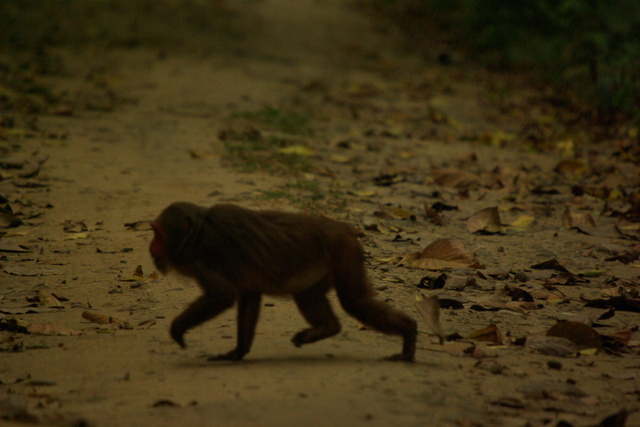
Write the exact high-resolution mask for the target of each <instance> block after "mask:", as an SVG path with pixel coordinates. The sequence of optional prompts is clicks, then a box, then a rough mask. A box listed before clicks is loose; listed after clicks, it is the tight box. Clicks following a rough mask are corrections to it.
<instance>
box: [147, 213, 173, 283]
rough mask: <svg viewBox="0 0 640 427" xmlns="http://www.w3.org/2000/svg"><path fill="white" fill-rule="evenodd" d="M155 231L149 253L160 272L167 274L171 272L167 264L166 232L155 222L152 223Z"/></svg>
mask: <svg viewBox="0 0 640 427" xmlns="http://www.w3.org/2000/svg"><path fill="white" fill-rule="evenodd" d="M151 228H152V229H153V240H151V244H150V245H149V253H150V254H151V257H152V258H153V263H154V264H155V266H156V268H157V269H158V270H160V272H161V273H162V274H166V273H167V272H168V271H169V263H168V262H167V254H166V251H167V242H166V240H165V235H164V230H163V229H162V226H161V225H160V223H159V222H157V221H154V222H152V223H151Z"/></svg>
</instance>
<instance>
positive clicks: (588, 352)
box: [578, 348, 598, 356]
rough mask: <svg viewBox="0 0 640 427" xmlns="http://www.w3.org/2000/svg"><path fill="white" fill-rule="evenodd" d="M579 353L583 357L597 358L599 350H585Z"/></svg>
mask: <svg viewBox="0 0 640 427" xmlns="http://www.w3.org/2000/svg"><path fill="white" fill-rule="evenodd" d="M578 353H580V354H582V355H583V356H595V355H596V354H598V349H597V348H585V349H584V350H580V351H579V352H578Z"/></svg>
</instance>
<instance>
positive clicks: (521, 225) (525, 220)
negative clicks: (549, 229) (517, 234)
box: [508, 215, 535, 231]
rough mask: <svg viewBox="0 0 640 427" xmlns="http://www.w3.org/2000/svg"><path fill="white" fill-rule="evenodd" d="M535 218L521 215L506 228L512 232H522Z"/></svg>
mask: <svg viewBox="0 0 640 427" xmlns="http://www.w3.org/2000/svg"><path fill="white" fill-rule="evenodd" d="M534 220H535V217H533V216H531V215H522V216H520V217H518V218H517V219H516V220H515V221H513V222H510V223H509V224H508V228H509V229H510V230H513V231H524V230H526V229H527V228H529V226H530V225H531V224H532V223H533V221H534Z"/></svg>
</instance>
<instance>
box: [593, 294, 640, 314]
mask: <svg viewBox="0 0 640 427" xmlns="http://www.w3.org/2000/svg"><path fill="white" fill-rule="evenodd" d="M585 307H596V308H615V309H616V310H620V311H632V312H634V313H640V300H635V299H630V298H627V297H626V296H624V295H620V296H615V297H611V298H607V299H594V300H591V301H588V302H587V303H586V304H585Z"/></svg>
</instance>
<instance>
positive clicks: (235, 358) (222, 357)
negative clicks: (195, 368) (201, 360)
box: [207, 348, 244, 362]
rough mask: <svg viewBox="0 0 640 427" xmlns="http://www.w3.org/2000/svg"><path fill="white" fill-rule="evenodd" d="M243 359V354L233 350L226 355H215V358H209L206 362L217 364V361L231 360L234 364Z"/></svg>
mask: <svg viewBox="0 0 640 427" xmlns="http://www.w3.org/2000/svg"><path fill="white" fill-rule="evenodd" d="M243 357H244V353H242V352H241V351H239V350H238V349H235V348H234V349H233V350H231V351H230V352H228V353H222V354H216V355H215V356H209V357H208V358H207V361H209V362H217V361H218V360H231V361H234V362H237V361H240V360H242V358H243Z"/></svg>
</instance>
